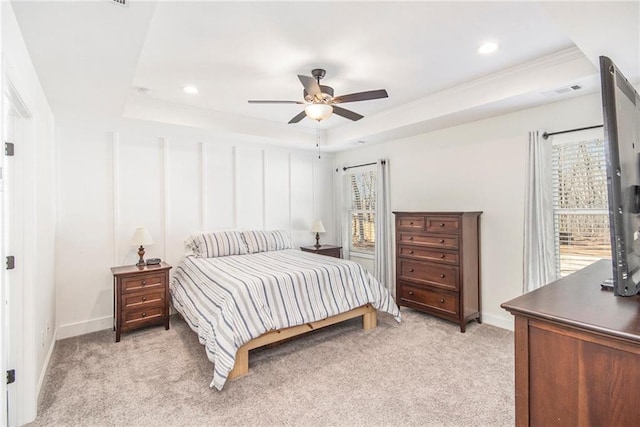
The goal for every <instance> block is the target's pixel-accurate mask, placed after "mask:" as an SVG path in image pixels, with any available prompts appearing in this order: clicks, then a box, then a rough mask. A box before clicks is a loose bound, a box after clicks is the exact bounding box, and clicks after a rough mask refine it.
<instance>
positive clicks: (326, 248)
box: [300, 245, 342, 258]
mask: <svg viewBox="0 0 640 427" xmlns="http://www.w3.org/2000/svg"><path fill="white" fill-rule="evenodd" d="M300 250H302V251H304V252H313V253H314V254H318V255H327V256H332V257H334V258H342V246H333V245H320V247H319V248H316V247H315V246H300Z"/></svg>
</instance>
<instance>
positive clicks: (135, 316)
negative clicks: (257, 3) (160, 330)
mask: <svg viewBox="0 0 640 427" xmlns="http://www.w3.org/2000/svg"><path fill="white" fill-rule="evenodd" d="M170 269H171V266H170V265H169V264H167V263H165V262H162V263H160V264H158V265H147V266H142V267H137V266H135V265H127V266H123V267H111V272H112V273H113V318H114V329H115V331H116V342H120V334H121V333H122V332H127V331H131V330H133V329H137V328H141V327H143V326H149V325H164V328H165V329H169V270H170Z"/></svg>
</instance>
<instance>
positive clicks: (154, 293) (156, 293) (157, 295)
mask: <svg viewBox="0 0 640 427" xmlns="http://www.w3.org/2000/svg"><path fill="white" fill-rule="evenodd" d="M164 298H165V290H164V288H158V287H157V286H155V287H152V288H151V289H147V290H144V291H140V292H131V293H126V294H122V308H123V309H125V310H126V309H130V308H140V307H144V306H150V305H152V304H154V303H163V302H164Z"/></svg>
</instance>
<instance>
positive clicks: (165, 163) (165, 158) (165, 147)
mask: <svg viewBox="0 0 640 427" xmlns="http://www.w3.org/2000/svg"><path fill="white" fill-rule="evenodd" d="M160 143H161V144H162V190H161V194H162V212H161V217H162V259H165V260H166V259H167V236H168V235H169V215H170V211H169V209H170V204H169V200H170V197H171V195H170V194H169V191H170V190H171V189H170V188H169V174H170V173H171V170H170V167H169V139H167V138H160Z"/></svg>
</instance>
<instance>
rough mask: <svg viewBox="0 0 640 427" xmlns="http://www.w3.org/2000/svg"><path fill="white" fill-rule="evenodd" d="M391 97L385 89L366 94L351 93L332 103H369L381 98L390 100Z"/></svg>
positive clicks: (337, 97) (339, 97)
mask: <svg viewBox="0 0 640 427" xmlns="http://www.w3.org/2000/svg"><path fill="white" fill-rule="evenodd" d="M388 97H389V95H388V94H387V91H386V90H384V89H378V90H369V91H366V92H358V93H350V94H348V95H340V96H336V97H335V98H333V100H332V102H333V103H334V104H340V103H344V102H356V101H367V100H369V99H380V98H388Z"/></svg>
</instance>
